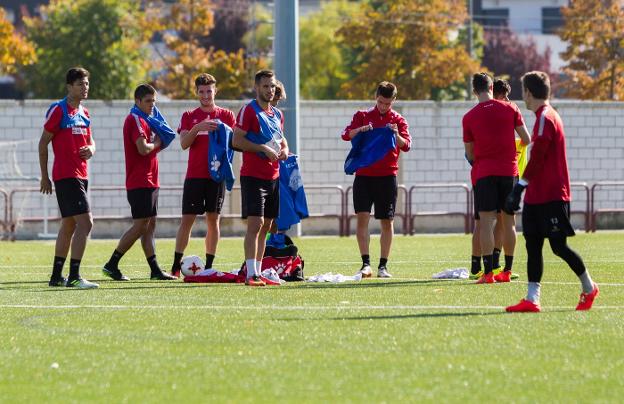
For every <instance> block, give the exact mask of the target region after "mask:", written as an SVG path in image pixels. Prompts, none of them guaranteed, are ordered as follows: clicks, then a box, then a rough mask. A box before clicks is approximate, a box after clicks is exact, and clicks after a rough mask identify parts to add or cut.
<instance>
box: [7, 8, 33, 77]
mask: <svg viewBox="0 0 624 404" xmlns="http://www.w3.org/2000/svg"><path fill="white" fill-rule="evenodd" d="M34 61H35V50H34V48H33V46H32V44H31V43H30V42H28V41H27V40H26V39H24V38H23V37H22V36H21V35H19V34H18V33H16V32H15V29H14V28H13V24H11V23H10V22H9V21H8V20H7V19H6V13H5V11H4V9H3V8H2V7H0V75H4V74H14V73H16V72H17V69H18V68H19V67H20V66H25V65H29V64H31V63H33V62H34Z"/></svg>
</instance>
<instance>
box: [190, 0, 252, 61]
mask: <svg viewBox="0 0 624 404" xmlns="http://www.w3.org/2000/svg"><path fill="white" fill-rule="evenodd" d="M213 5H214V17H213V21H214V26H213V27H212V29H211V30H210V32H209V33H208V35H207V36H204V37H202V38H200V44H201V45H202V46H203V47H205V48H211V47H213V48H215V49H220V50H223V51H225V52H238V50H239V49H245V47H246V44H245V42H244V41H243V36H244V35H245V34H246V33H247V31H248V30H249V16H250V7H251V0H213Z"/></svg>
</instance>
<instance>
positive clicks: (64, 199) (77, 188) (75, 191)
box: [54, 178, 91, 217]
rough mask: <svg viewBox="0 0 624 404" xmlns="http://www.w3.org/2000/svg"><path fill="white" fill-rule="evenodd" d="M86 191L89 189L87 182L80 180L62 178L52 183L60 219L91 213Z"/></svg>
mask: <svg viewBox="0 0 624 404" xmlns="http://www.w3.org/2000/svg"><path fill="white" fill-rule="evenodd" d="M87 189H89V181H88V180H83V179H80V178H63V179H62V180H58V181H54V192H55V193H56V200H57V202H58V205H59V211H60V212H61V217H72V216H77V215H82V214H83V213H89V212H90V211H91V208H90V207H89V198H88V197H87Z"/></svg>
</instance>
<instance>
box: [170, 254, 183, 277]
mask: <svg viewBox="0 0 624 404" xmlns="http://www.w3.org/2000/svg"><path fill="white" fill-rule="evenodd" d="M182 255H183V254H182V253H179V252H177V251H176V252H174V253H173V264H171V272H174V271H179V270H180V268H181V265H182V264H181V262H182Z"/></svg>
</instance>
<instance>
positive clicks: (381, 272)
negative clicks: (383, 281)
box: [377, 267, 392, 278]
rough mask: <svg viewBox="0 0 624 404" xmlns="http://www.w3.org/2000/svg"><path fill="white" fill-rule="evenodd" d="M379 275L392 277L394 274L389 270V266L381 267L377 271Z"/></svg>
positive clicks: (379, 276)
mask: <svg viewBox="0 0 624 404" xmlns="http://www.w3.org/2000/svg"><path fill="white" fill-rule="evenodd" d="M377 277H378V278H392V275H391V274H390V272H388V268H386V267H381V268H379V270H378V271H377Z"/></svg>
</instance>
